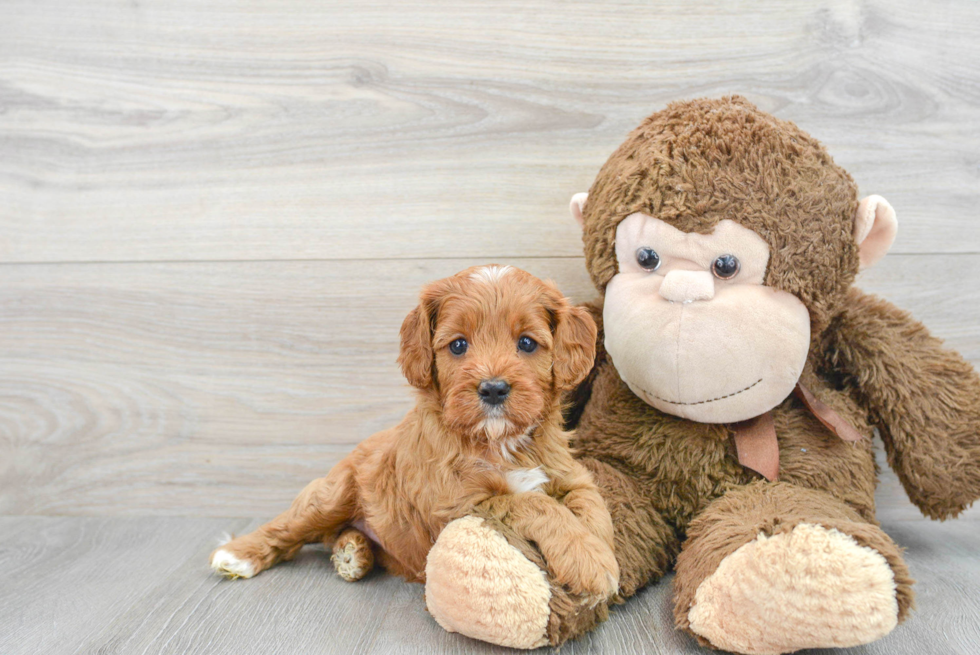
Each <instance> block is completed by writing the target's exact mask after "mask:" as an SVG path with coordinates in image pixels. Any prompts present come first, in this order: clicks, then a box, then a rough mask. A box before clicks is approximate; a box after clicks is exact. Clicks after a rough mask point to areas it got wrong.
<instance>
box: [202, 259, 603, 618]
mask: <svg viewBox="0 0 980 655" xmlns="http://www.w3.org/2000/svg"><path fill="white" fill-rule="evenodd" d="M595 339H596V326H595V323H594V321H593V320H592V318H591V317H590V316H589V314H588V313H587V312H586V311H585V310H583V309H581V308H578V307H573V306H571V305H570V304H569V302H568V300H567V299H565V298H564V297H563V296H562V295H561V293H560V292H559V291H558V289H557V288H556V287H555V286H554V284H552V283H550V282H542V281H541V280H539V279H537V278H536V277H534V276H532V275H531V274H529V273H526V272H525V271H522V270H519V269H516V268H512V267H509V266H483V267H474V268H470V269H467V270H465V271H463V272H461V273H459V274H457V275H454V276H452V277H449V278H446V279H443V280H439V281H437V282H433V283H432V284H430V285H428V286H427V287H425V289H423V291H422V294H421V303H420V304H419V306H418V307H417V308H415V309H414V310H412V312H411V313H409V315H408V316H407V317H406V318H405V322H404V323H403V324H402V328H401V353H400V355H399V357H398V362H399V364H400V365H401V368H402V371H403V372H404V374H405V377H406V378H408V381H409V382H410V383H411V384H412V385H413V386H415V387H416V388H417V389H418V393H417V402H416V405H415V407H414V408H413V409H412V410H411V411H409V413H408V415H407V416H405V418H404V420H402V422H401V423H399V424H398V425H396V426H395V427H393V428H391V429H389V430H385V431H383V432H379V433H378V434H375V435H374V436H372V437H370V438H369V439H367V440H366V441H364V442H362V443H361V444H360V445H359V446H358V447H357V448H356V449H355V450H354V452H353V453H351V455H349V456H348V457H346V458H345V459H344V460H342V461H341V462H340V463H339V464H337V465H336V466H335V467H334V468H333V469H332V470H331V471H330V473H329V474H328V475H327V476H326V477H325V478H321V479H318V480H314V481H313V482H311V483H310V484H309V485H307V487H306V488H305V489H304V490H303V491H302V493H300V495H299V497H297V498H296V500H295V501H293V504H292V507H290V508H289V510H287V511H286V512H285V513H283V514H281V515H280V516H278V517H277V518H275V519H274V520H273V521H271V522H269V523H267V524H265V525H263V526H262V527H260V528H259V529H257V530H256V531H254V532H252V533H251V534H248V535H245V536H243V537H239V538H237V539H233V540H232V541H230V542H228V543H226V544H224V545H223V546H221V547H220V548H219V549H218V550H216V551H215V552H214V553H213V554H212V555H211V567H212V568H213V569H214V570H215V571H218V572H219V573H222V574H225V575H228V576H232V577H243V578H250V577H252V576H253V575H255V574H256V573H259V572H260V571H263V570H265V569H267V568H269V567H270V566H272V565H273V564H275V563H276V562H279V561H281V560H288V559H290V558H292V557H293V556H294V555H295V554H296V552H297V551H298V550H299V549H300V548H301V547H302V546H303V544H306V543H311V542H316V541H321V540H322V541H324V542H325V543H327V544H328V545H329V544H330V543H333V544H334V549H333V550H334V556H333V560H334V563H335V565H336V566H337V569H338V572H339V573H340V574H341V575H342V576H343V577H344V578H345V579H348V580H356V579H359V578H360V577H362V576H363V575H364V574H366V573H367V571H368V570H370V568H371V566H372V564H373V554H377V556H378V558H379V560H380V562H381V564H382V565H383V566H384V567H385V568H386V569H388V570H389V571H391V572H392V573H395V574H397V575H400V576H402V577H404V578H406V579H407V580H409V581H414V582H424V580H425V564H426V555H427V554H428V553H429V549H430V548H431V547H432V544H433V543H434V542H435V540H436V537H438V536H439V533H440V531H442V529H443V528H444V527H445V526H446V524H447V523H449V522H450V521H452V520H453V519H456V518H460V517H463V516H465V515H467V514H468V513H469V512H470V511H471V510H472V509H473V508H474V507H476V506H477V505H480V504H482V503H486V504H488V505H490V506H492V507H490V511H491V512H492V513H493V514H494V515H503V514H506V515H507V516H508V523H509V525H510V526H511V527H512V528H513V529H515V530H517V531H518V532H521V533H522V535H523V536H524V537H525V538H526V539H529V540H531V541H534V542H535V543H536V544H537V545H538V548H539V549H540V551H541V554H542V556H543V557H544V559H545V560H546V562H547V564H548V568H549V570H550V573H551V575H552V576H553V577H554V579H555V580H556V581H557V582H558V583H559V584H562V585H565V586H566V587H567V588H568V590H569V591H570V592H572V593H574V594H580V595H582V596H584V597H587V598H592V599H595V600H598V599H606V598H608V597H610V596H611V595H612V594H614V593H615V591H616V589H617V587H618V579H619V568H618V565H617V564H616V559H615V557H614V556H613V552H612V547H613V529H612V521H611V520H610V517H609V512H608V511H607V510H606V507H605V504H604V503H603V500H602V497H601V496H600V495H599V492H598V490H597V489H596V487H595V485H594V484H593V481H592V478H591V475H590V474H589V473H588V472H587V471H586V470H585V469H584V468H583V467H582V466H581V465H580V464H579V463H578V462H576V461H575V460H574V459H573V458H572V455H571V453H570V451H569V448H568V434H567V433H566V432H564V431H563V430H562V414H561V409H562V408H561V397H562V394H563V392H565V391H568V390H569V389H572V388H573V387H574V386H575V385H577V384H578V383H579V382H580V381H581V380H582V379H583V378H584V377H585V376H586V375H587V374H588V372H589V370H590V369H591V367H592V362H593V359H594V357H595ZM338 535H339V536H338Z"/></svg>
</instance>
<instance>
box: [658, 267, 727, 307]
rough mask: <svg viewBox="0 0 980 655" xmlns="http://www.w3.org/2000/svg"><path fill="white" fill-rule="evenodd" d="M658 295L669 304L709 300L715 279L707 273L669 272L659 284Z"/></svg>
mask: <svg viewBox="0 0 980 655" xmlns="http://www.w3.org/2000/svg"><path fill="white" fill-rule="evenodd" d="M660 295H661V296H662V297H663V298H664V299H665V300H669V301H670V302H692V301H695V300H711V299H712V298H714V297H715V279H714V277H712V275H711V273H709V272H708V271H671V272H669V273H667V275H665V276H664V281H663V282H662V283H661V284H660Z"/></svg>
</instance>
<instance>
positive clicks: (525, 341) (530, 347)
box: [517, 337, 538, 353]
mask: <svg viewBox="0 0 980 655" xmlns="http://www.w3.org/2000/svg"><path fill="white" fill-rule="evenodd" d="M517 349H518V350H523V351H524V352H526V353H533V352H534V351H535V350H537V349H538V342H537V341H535V340H534V339H532V338H531V337H521V338H520V339H518V340H517Z"/></svg>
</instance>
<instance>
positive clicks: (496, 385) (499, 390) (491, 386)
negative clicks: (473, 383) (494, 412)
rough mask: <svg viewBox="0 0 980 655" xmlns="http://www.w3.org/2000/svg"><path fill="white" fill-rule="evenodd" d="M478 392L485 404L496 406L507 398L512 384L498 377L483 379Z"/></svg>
mask: <svg viewBox="0 0 980 655" xmlns="http://www.w3.org/2000/svg"><path fill="white" fill-rule="evenodd" d="M476 392H477V393H478V394H480V400H482V401H483V403H484V404H485V405H490V406H491V407H495V406H497V405H499V404H501V403H503V402H504V401H505V400H507V394H509V393H510V385H509V384H507V383H506V382H505V381H504V380H500V379H498V378H494V379H492V380H483V381H482V382H480V386H479V387H478V388H477V390H476Z"/></svg>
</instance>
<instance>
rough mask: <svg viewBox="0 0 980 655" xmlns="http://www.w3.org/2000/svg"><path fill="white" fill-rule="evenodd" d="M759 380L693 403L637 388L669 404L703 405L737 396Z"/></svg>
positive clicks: (758, 381) (759, 380)
mask: <svg viewBox="0 0 980 655" xmlns="http://www.w3.org/2000/svg"><path fill="white" fill-rule="evenodd" d="M760 382H762V378H759V379H758V380H756V381H755V382H753V383H752V384H750V385H749V386H747V387H745V388H744V389H739V390H738V391H733V392H732V393H728V394H725V395H724V396H718V397H717V398H709V399H707V400H699V401H697V402H693V403H682V402H680V401H677V400H667V399H666V398H663V397H661V396H658V395H657V394H655V393H651V392H649V391H647V390H646V389H643V388H639V389H640V391H642V392H643V393H644V394H646V395H647V396H650V397H651V398H656V399H657V400H662V401H663V402H665V403H670V404H671V405H705V404H707V403H713V402H715V401H716V400H724V399H725V398H731V397H732V396H737V395H738V394H740V393H742V392H744V391H748V390H749V389H751V388H752V387H754V386H756V385H757V384H759V383H760Z"/></svg>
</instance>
